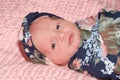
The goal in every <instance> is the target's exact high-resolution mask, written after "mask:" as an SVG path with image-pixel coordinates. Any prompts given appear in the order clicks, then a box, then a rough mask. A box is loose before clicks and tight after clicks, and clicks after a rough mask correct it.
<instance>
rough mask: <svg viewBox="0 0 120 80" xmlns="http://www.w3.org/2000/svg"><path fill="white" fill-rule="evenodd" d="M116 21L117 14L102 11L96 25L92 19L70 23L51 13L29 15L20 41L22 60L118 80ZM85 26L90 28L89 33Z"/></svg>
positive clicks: (119, 46) (119, 42)
mask: <svg viewBox="0 0 120 80" xmlns="http://www.w3.org/2000/svg"><path fill="white" fill-rule="evenodd" d="M119 17H120V12H118V11H109V12H106V11H104V12H100V13H99V14H98V18H97V20H96V22H95V20H93V17H91V18H90V19H88V20H83V21H77V22H75V23H72V22H70V21H67V20H65V19H63V18H61V17H59V16H56V15H54V14H51V13H38V12H35V13H29V14H28V15H27V16H26V17H25V18H24V20H23V23H22V28H21V30H20V37H19V39H20V41H21V42H22V44H23V47H24V51H25V55H24V56H25V57H26V58H27V60H29V61H31V62H33V63H43V64H49V62H52V63H54V64H56V65H60V66H65V65H68V67H69V68H71V69H74V70H76V71H79V72H83V71H88V73H90V74H91V75H92V76H94V77H97V78H100V79H105V80H106V79H107V78H111V79H113V80H119V79H120V75H119V74H120V58H119V56H120V36H119V34H120V31H119V30H120V26H119V25H120V19H119ZM88 21H89V22H88ZM89 23H92V25H91V24H90V25H89ZM86 26H91V28H90V30H87V29H85V27H86ZM104 44H105V45H104ZM103 53H104V54H105V53H106V55H104V54H103ZM112 54H114V55H112Z"/></svg>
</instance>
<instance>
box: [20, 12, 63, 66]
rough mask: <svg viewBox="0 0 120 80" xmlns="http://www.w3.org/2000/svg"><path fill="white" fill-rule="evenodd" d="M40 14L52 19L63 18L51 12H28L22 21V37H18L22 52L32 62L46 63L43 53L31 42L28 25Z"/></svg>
mask: <svg viewBox="0 0 120 80" xmlns="http://www.w3.org/2000/svg"><path fill="white" fill-rule="evenodd" d="M42 16H48V17H50V18H52V19H63V18H61V17H59V16H56V15H54V14H51V13H43V12H42V13H39V12H34V13H29V14H27V15H26V16H25V17H24V19H23V22H22V27H23V36H24V37H23V38H22V39H20V41H21V42H22V45H23V47H24V52H25V55H26V56H27V58H28V59H29V60H30V61H31V62H33V63H40V64H46V61H45V55H43V54H42V53H41V52H40V51H39V50H38V49H37V48H36V47H35V46H34V44H33V41H32V38H31V34H30V26H31V24H32V22H33V21H35V20H36V19H38V18H40V17H42ZM29 41H31V43H32V46H29V44H28V42H29Z"/></svg>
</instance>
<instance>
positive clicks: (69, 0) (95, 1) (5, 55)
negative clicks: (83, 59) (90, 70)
mask: <svg viewBox="0 0 120 80" xmlns="http://www.w3.org/2000/svg"><path fill="white" fill-rule="evenodd" d="M119 5H120V0H0V80H96V79H95V78H93V77H90V76H86V75H84V74H82V73H77V72H75V71H72V70H69V69H68V68H65V67H58V66H45V65H38V64H32V63H29V62H26V61H25V60H24V58H23V57H22V55H21V52H20V50H19V46H18V37H17V36H18V31H19V29H20V27H21V22H22V19H23V17H24V16H25V15H26V14H27V13H29V12H35V11H39V12H50V13H54V14H56V15H59V16H61V17H64V18H65V19H68V20H70V21H73V22H74V21H76V20H80V19H85V18H86V17H89V16H91V15H95V14H97V12H98V11H99V10H100V9H102V8H105V7H106V8H112V9H115V8H116V9H119V10H120V6H119Z"/></svg>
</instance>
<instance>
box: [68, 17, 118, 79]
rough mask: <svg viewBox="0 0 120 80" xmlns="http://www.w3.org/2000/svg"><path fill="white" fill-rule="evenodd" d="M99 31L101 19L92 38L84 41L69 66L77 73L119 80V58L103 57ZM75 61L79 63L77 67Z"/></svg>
mask: <svg viewBox="0 0 120 80" xmlns="http://www.w3.org/2000/svg"><path fill="white" fill-rule="evenodd" d="M98 29H99V19H97V20H96V24H95V25H94V26H93V27H92V30H91V37H90V38H88V39H85V40H83V41H82V46H81V47H80V48H79V49H78V51H77V52H76V54H75V55H73V56H72V58H71V59H70V62H69V64H68V66H69V67H70V68H72V69H75V70H77V71H84V70H87V71H88V72H89V73H90V74H91V75H92V76H94V77H97V78H102V79H106V78H108V77H110V78H112V79H113V80H119V79H120V75H117V74H116V73H115V72H114V69H115V65H116V61H117V56H116V55H110V54H107V56H106V57H105V58H104V57H103V55H102V53H103V50H102V47H101V46H100V42H101V36H100V33H99V30H98ZM119 54H120V53H118V55H119ZM75 61H77V62H76V64H77V65H76V64H75Z"/></svg>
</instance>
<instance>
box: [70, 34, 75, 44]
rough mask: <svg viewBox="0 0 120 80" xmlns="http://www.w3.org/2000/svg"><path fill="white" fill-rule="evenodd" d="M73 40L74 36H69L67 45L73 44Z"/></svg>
mask: <svg viewBox="0 0 120 80" xmlns="http://www.w3.org/2000/svg"><path fill="white" fill-rule="evenodd" d="M73 39H74V34H73V33H71V34H70V36H69V45H71V44H72V43H73Z"/></svg>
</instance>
